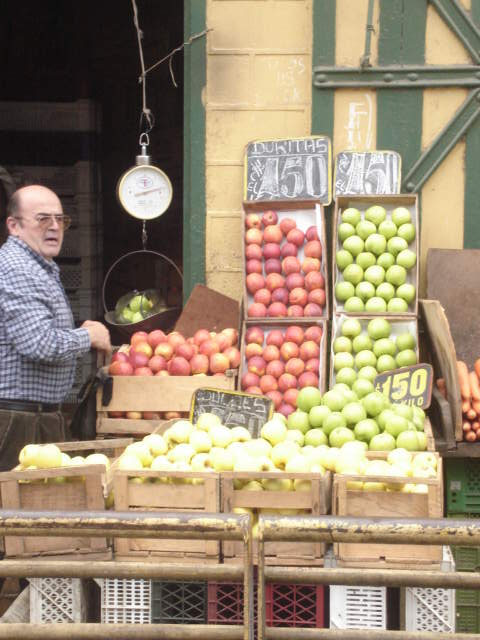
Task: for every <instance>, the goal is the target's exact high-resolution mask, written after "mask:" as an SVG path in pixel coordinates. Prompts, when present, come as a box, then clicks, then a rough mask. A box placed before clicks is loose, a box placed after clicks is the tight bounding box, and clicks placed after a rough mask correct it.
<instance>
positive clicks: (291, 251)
mask: <svg viewBox="0 0 480 640" xmlns="http://www.w3.org/2000/svg"><path fill="white" fill-rule="evenodd" d="M297 254H298V247H297V245H296V244H293V242H285V243H284V244H282V247H281V249H280V256H281V257H282V258H288V257H290V256H293V257H294V258H295V257H296V256H297Z"/></svg>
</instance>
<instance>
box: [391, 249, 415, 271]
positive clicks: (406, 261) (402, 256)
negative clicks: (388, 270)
mask: <svg viewBox="0 0 480 640" xmlns="http://www.w3.org/2000/svg"><path fill="white" fill-rule="evenodd" d="M396 262H397V264H399V265H400V266H402V267H405V269H411V268H412V267H414V266H415V264H416V262H417V254H416V253H415V251H412V250H411V249H403V250H402V251H400V253H399V254H398V255H397V261H396Z"/></svg>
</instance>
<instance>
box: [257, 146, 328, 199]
mask: <svg viewBox="0 0 480 640" xmlns="http://www.w3.org/2000/svg"><path fill="white" fill-rule="evenodd" d="M331 156H332V151H331V142H330V138H327V137H326V136H312V137H310V138H296V139H291V140H254V141H253V142H250V143H249V144H248V145H247V149H246V154H245V200H250V201H252V200H293V199H296V200H316V201H318V202H321V203H322V204H325V205H327V204H330V201H331V199H332V193H331V192H332V170H331Z"/></svg>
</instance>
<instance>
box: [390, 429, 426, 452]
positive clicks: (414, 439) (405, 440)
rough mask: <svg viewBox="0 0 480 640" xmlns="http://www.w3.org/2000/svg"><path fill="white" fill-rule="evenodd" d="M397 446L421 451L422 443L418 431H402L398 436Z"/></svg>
mask: <svg viewBox="0 0 480 640" xmlns="http://www.w3.org/2000/svg"><path fill="white" fill-rule="evenodd" d="M396 444H397V447H401V448H402V449H406V450H407V451H421V450H422V449H421V443H420V441H419V438H418V433H417V432H416V431H402V432H401V433H399V434H398V436H397V442H396Z"/></svg>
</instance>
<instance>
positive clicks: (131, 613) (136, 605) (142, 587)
mask: <svg viewBox="0 0 480 640" xmlns="http://www.w3.org/2000/svg"><path fill="white" fill-rule="evenodd" d="M96 582H97V584H99V585H100V590H101V621H102V623H103V624H112V623H120V624H121V623H134V624H149V623H150V622H151V600H152V595H151V594H152V582H151V580H141V579H137V578H105V579H103V580H101V579H100V580H96Z"/></svg>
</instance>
